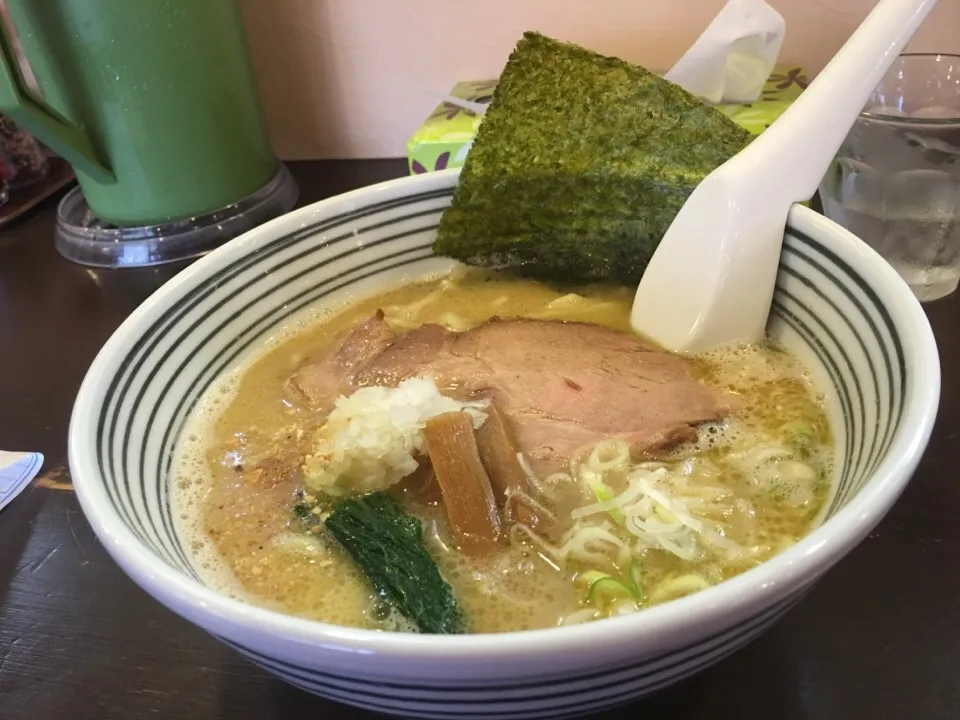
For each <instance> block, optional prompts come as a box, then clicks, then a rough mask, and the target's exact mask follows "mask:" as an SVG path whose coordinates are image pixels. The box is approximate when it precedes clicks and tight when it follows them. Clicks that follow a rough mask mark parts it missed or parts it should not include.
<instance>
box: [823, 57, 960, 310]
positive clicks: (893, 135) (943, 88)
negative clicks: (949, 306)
mask: <svg viewBox="0 0 960 720" xmlns="http://www.w3.org/2000/svg"><path fill="white" fill-rule="evenodd" d="M820 196H821V200H822V201H823V209H824V213H825V214H826V215H827V217H829V218H831V219H832V220H835V221H836V222H838V223H840V224H841V225H843V226H844V227H846V228H847V229H848V230H850V231H851V232H853V233H854V234H855V235H857V236H859V237H860V238H862V239H863V240H864V241H865V242H867V243H868V244H869V245H871V246H872V247H873V248H874V249H876V250H877V251H878V252H879V253H880V254H881V255H883V257H884V258H886V260H887V261H888V262H889V263H890V264H891V265H892V266H893V267H894V268H895V269H896V270H897V271H898V272H899V273H900V275H901V277H903V279H904V280H906V282H907V284H908V285H910V287H911V288H912V289H913V291H914V294H915V295H916V296H917V298H918V299H920V300H921V301H927V300H936V299H937V298H941V297H944V296H946V295H949V294H950V293H952V292H953V291H954V290H956V288H957V283H958V280H960V55H944V54H905V55H901V56H900V57H899V58H898V59H897V61H896V62H895V63H894V65H893V67H892V68H891V69H890V71H889V72H888V73H887V75H886V76H885V77H884V79H883V80H882V81H881V82H880V84H879V85H878V86H877V88H876V90H875V91H874V93H873V95H872V96H871V98H870V100H869V101H868V103H867V106H866V108H865V109H864V111H863V112H862V113H861V114H860V117H859V118H858V119H857V121H856V123H855V124H854V126H853V128H852V129H851V130H850V133H849V134H848V135H847V138H846V140H844V143H843V145H842V147H841V148H840V151H839V152H838V153H837V156H836V158H835V159H834V161H833V164H832V165H831V167H830V170H829V171H828V173H827V175H826V177H824V179H823V182H822V184H821V186H820Z"/></svg>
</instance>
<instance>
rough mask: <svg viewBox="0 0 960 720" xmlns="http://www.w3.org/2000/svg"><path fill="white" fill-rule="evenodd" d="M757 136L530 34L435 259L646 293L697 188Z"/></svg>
mask: <svg viewBox="0 0 960 720" xmlns="http://www.w3.org/2000/svg"><path fill="white" fill-rule="evenodd" d="M750 139H751V136H750V133H749V132H747V131H746V130H744V129H743V128H742V127H740V126H739V125H737V124H736V123H734V122H733V121H732V120H730V119H729V118H727V117H726V116H725V115H724V114H723V113H722V112H720V111H718V110H715V109H714V108H712V107H710V106H708V105H706V104H704V103H703V102H701V101H700V100H698V99H697V98H696V97H694V96H693V95H691V94H690V93H688V92H686V91H685V90H684V89H683V88H681V87H680V86H679V85H675V84H673V83H671V82H668V81H667V80H664V79H663V78H662V77H660V76H658V75H656V74H654V73H652V72H649V71H648V70H645V69H644V68H642V67H638V66H635V65H631V64H630V63H627V62H624V61H623V60H619V59H617V58H613V57H606V56H603V55H600V54H598V53H595V52H592V51H590V50H586V49H584V48H581V47H578V46H576V45H572V44H569V43H564V42H560V41H557V40H554V39H551V38H548V37H546V36H544V35H541V34H539V33H535V32H527V33H525V34H524V36H523V38H522V39H521V40H520V42H519V43H518V44H517V46H516V48H515V49H514V51H513V53H512V54H511V55H510V58H509V60H508V61H507V65H506V67H505V68H504V70H503V74H502V75H501V78H500V82H499V84H498V86H497V89H496V91H495V92H494V96H493V100H492V101H491V103H490V107H489V109H488V110H487V113H486V116H485V117H484V120H483V123H481V125H480V129H479V131H478V133H477V137H476V139H475V140H474V142H473V146H472V147H471V149H470V153H469V155H468V156H467V160H466V163H465V165H464V168H463V170H462V171H461V175H460V183H459V185H458V187H457V189H456V192H455V194H454V198H453V203H452V205H451V206H450V208H449V209H447V211H446V212H445V213H444V215H443V218H442V220H441V222H440V227H439V229H438V233H437V239H436V241H435V244H434V252H435V253H436V254H438V255H443V256H447V257H452V258H455V259H457V260H460V261H462V262H466V263H468V264H472V265H479V266H486V267H508V268H515V269H517V270H518V271H519V272H521V273H522V274H526V275H531V276H535V277H540V278H543V279H548V280H555V281H577V282H584V281H598V280H612V281H618V282H624V283H635V282H637V281H638V280H639V279H640V277H641V275H642V274H643V271H644V269H645V268H646V266H647V263H648V262H649V261H650V257H651V256H652V255H653V251H654V250H655V249H656V246H657V244H658V243H659V242H660V240H661V239H662V238H663V235H664V233H665V232H666V230H667V228H668V227H669V226H670V223H671V222H672V221H673V218H674V217H675V216H676V214H677V212H678V211H679V210H680V208H681V207H682V206H683V203H684V201H685V200H686V198H687V197H688V196H689V195H690V193H691V192H692V191H693V189H694V188H695V187H696V186H697V184H698V183H699V182H700V181H701V180H703V178H704V177H706V176H707V175H708V174H709V173H710V172H711V171H713V170H714V169H715V168H716V167H717V166H719V165H721V164H722V163H723V162H725V161H726V160H727V159H729V158H730V157H732V156H733V155H735V154H736V153H737V152H739V151H740V150H741V149H742V148H743V147H745V146H746V145H747V144H748V143H749V142H750Z"/></svg>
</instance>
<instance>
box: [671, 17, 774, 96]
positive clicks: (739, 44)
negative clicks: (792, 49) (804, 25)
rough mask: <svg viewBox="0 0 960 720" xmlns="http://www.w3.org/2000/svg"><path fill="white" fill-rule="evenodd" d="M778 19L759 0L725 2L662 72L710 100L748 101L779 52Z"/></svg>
mask: <svg viewBox="0 0 960 720" xmlns="http://www.w3.org/2000/svg"><path fill="white" fill-rule="evenodd" d="M785 32H786V23H785V22H784V20H783V17H782V16H781V15H780V13H778V12H777V11H776V10H774V9H773V8H772V7H770V6H769V5H767V3H765V2H764V0H727V4H726V5H724V7H723V9H722V10H721V11H720V13H719V14H718V15H717V16H716V17H715V18H714V19H713V22H711V23H710V25H709V26H707V29H706V30H704V31H703V34H702V35H701V36H700V37H699V38H698V39H697V41H696V42H695V43H694V44H693V46H692V47H691V48H690V49H689V50H688V51H687V53H686V54H685V55H684V56H683V57H682V58H680V60H678V61H677V64H676V65H674V66H673V67H672V68H671V69H670V71H669V72H668V73H667V74H666V75H665V76H664V77H666V78H667V80H670V81H671V82H675V83H677V84H678V85H680V86H682V87H683V88H684V89H685V90H687V92H690V93H692V94H694V95H696V96H697V97H699V98H702V99H704V100H706V101H707V102H710V103H721V102H722V103H748V102H753V101H754V100H756V99H757V98H758V97H760V93H761V91H762V90H763V85H764V83H766V82H767V78H769V77H770V73H771V72H772V71H773V66H774V65H775V64H776V62H777V57H778V56H779V55H780V45H781V44H782V43H783V36H784V33H785Z"/></svg>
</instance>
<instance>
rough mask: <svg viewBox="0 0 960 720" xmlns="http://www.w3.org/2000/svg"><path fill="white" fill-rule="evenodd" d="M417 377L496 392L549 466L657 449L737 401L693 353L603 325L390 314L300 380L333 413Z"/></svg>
mask: <svg viewBox="0 0 960 720" xmlns="http://www.w3.org/2000/svg"><path fill="white" fill-rule="evenodd" d="M410 377H431V378H433V379H434V380H435V381H436V383H437V385H438V387H439V388H440V389H441V391H442V392H445V393H448V394H451V395H454V396H457V397H459V398H461V399H466V398H469V397H477V396H487V397H491V398H493V399H495V400H496V401H497V402H498V404H499V405H500V407H501V408H502V410H503V412H504V414H505V415H506V416H507V417H508V418H509V420H510V421H511V423H512V424H513V428H514V431H515V433H516V437H517V441H518V444H519V445H520V447H521V449H522V450H523V451H524V453H525V454H526V455H527V456H528V457H529V458H530V460H531V461H532V463H533V465H534V467H535V469H537V470H538V472H550V471H552V470H555V469H557V468H559V467H563V466H564V465H565V464H566V463H567V461H568V460H569V458H570V457H571V455H572V454H573V453H574V452H576V450H577V449H579V448H580V447H582V446H584V445H587V444H591V443H595V442H597V441H599V440H602V439H604V438H609V437H620V438H624V439H626V440H627V441H628V442H630V445H631V448H632V450H633V452H634V454H635V455H644V454H656V453H657V452H658V451H662V450H663V449H665V448H667V447H669V446H671V445H674V444H676V443H677V442H681V441H683V440H687V439H690V438H692V437H694V436H695V432H696V431H695V429H694V426H695V425H697V424H699V423H702V422H707V421H710V420H717V419H719V418H722V417H724V416H725V415H726V414H728V413H729V412H730V411H731V409H732V400H731V398H729V397H725V396H722V395H721V394H720V393H718V392H716V391H714V390H713V389H711V388H709V387H707V386H706V385H704V384H703V383H701V382H699V381H698V380H696V378H695V377H694V376H693V373H692V371H691V366H690V363H689V362H688V361H686V360H684V359H683V358H681V357H678V356H676V355H671V354H670V353H666V352H663V351H662V350H659V349H657V348H655V347H652V346H650V345H647V344H646V343H644V342H642V341H641V340H640V339H638V338H636V337H634V336H632V335H628V334H626V333H620V332H616V331H614V330H610V329H608V328H603V327H600V326H598V325H591V324H588V323H576V322H561V321H547V320H529V319H500V318H493V319H492V320H490V321H488V322H486V323H484V324H482V325H480V326H478V327H476V328H473V329H471V330H467V331H465V332H462V333H457V332H454V331H451V330H448V329H446V328H444V327H442V326H440V325H423V326H421V327H420V328H417V329H415V330H411V331H409V332H406V333H403V334H399V335H397V334H393V333H392V331H391V330H390V329H389V327H388V326H387V324H386V322H385V321H384V319H383V315H382V313H379V312H378V313H377V314H376V315H374V316H373V317H372V318H370V319H369V320H367V321H366V322H365V323H362V324H360V325H358V326H357V327H356V328H354V330H353V331H352V332H350V333H348V334H347V335H345V336H344V337H343V338H342V339H341V340H340V341H339V342H338V343H336V344H335V345H334V346H333V347H332V348H331V349H330V351H329V352H328V354H327V355H326V356H325V357H324V358H322V359H321V360H319V361H317V362H314V363H311V364H308V365H305V366H304V367H302V368H301V369H300V370H299V371H298V372H297V373H296V374H295V375H294V376H293V377H292V378H291V384H292V386H293V387H294V388H295V389H296V391H297V392H298V393H299V394H300V395H301V397H302V398H303V399H304V400H305V401H306V402H308V403H309V404H310V405H311V406H313V407H315V408H318V409H321V410H322V409H326V408H329V407H332V403H333V401H334V400H335V399H336V397H337V396H338V395H340V394H349V393H350V392H352V391H353V390H354V389H356V388H358V387H363V386H366V385H388V386H394V385H396V384H397V383H399V382H400V381H401V380H404V379H406V378H410Z"/></svg>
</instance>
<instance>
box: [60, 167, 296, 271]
mask: <svg viewBox="0 0 960 720" xmlns="http://www.w3.org/2000/svg"><path fill="white" fill-rule="evenodd" d="M298 194H299V188H298V187H297V183H296V181H295V180H294V179H293V176H292V175H291V174H290V171H289V170H287V168H286V166H284V165H283V164H282V163H281V164H279V165H278V169H277V173H276V175H274V176H273V178H272V179H271V180H270V182H268V183H267V184H266V185H264V186H263V187H262V188H260V189H259V190H258V191H257V192H255V193H254V194H253V195H250V196H249V197H247V198H245V199H243V200H241V201H240V202H238V203H235V204H233V205H229V206H227V207H224V208H221V209H219V210H215V211H214V212H211V213H207V214H205V215H198V216H196V217H192V218H188V219H186V220H177V221H175V222H170V223H164V224H161V225H145V226H142V227H124V228H118V227H116V226H114V225H110V224H109V223H105V222H103V221H101V220H100V219H98V218H97V217H96V216H94V215H93V214H92V213H91V212H90V209H89V207H88V206H87V203H86V200H84V197H83V193H82V192H81V191H80V188H79V187H77V188H74V189H73V190H71V191H70V192H69V193H67V195H66V196H65V197H64V198H63V200H61V201H60V206H59V207H58V208H57V229H56V246H57V250H58V251H59V252H60V254H61V255H63V256H64V257H65V258H67V259H68V260H72V261H73V262H75V263H78V264H80V265H88V266H92V267H102V268H118V267H147V266H151V265H164V264H167V263H173V262H178V261H182V260H189V259H192V258H196V257H200V256H201V255H205V254H206V253H208V252H210V251H211V250H213V249H214V248H216V247H218V246H220V245H222V244H223V243H225V242H226V241H227V240H230V239H231V238H234V237H237V236H238V235H241V234H243V233H245V232H246V231H247V230H250V229H252V228H254V227H256V226H258V225H261V224H262V223H264V222H266V221H267V220H271V219H272V218H275V217H277V216H278V215H282V214H283V213H285V212H288V211H289V210H291V209H292V208H293V206H294V204H295V203H296V201H297V195H298Z"/></svg>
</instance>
